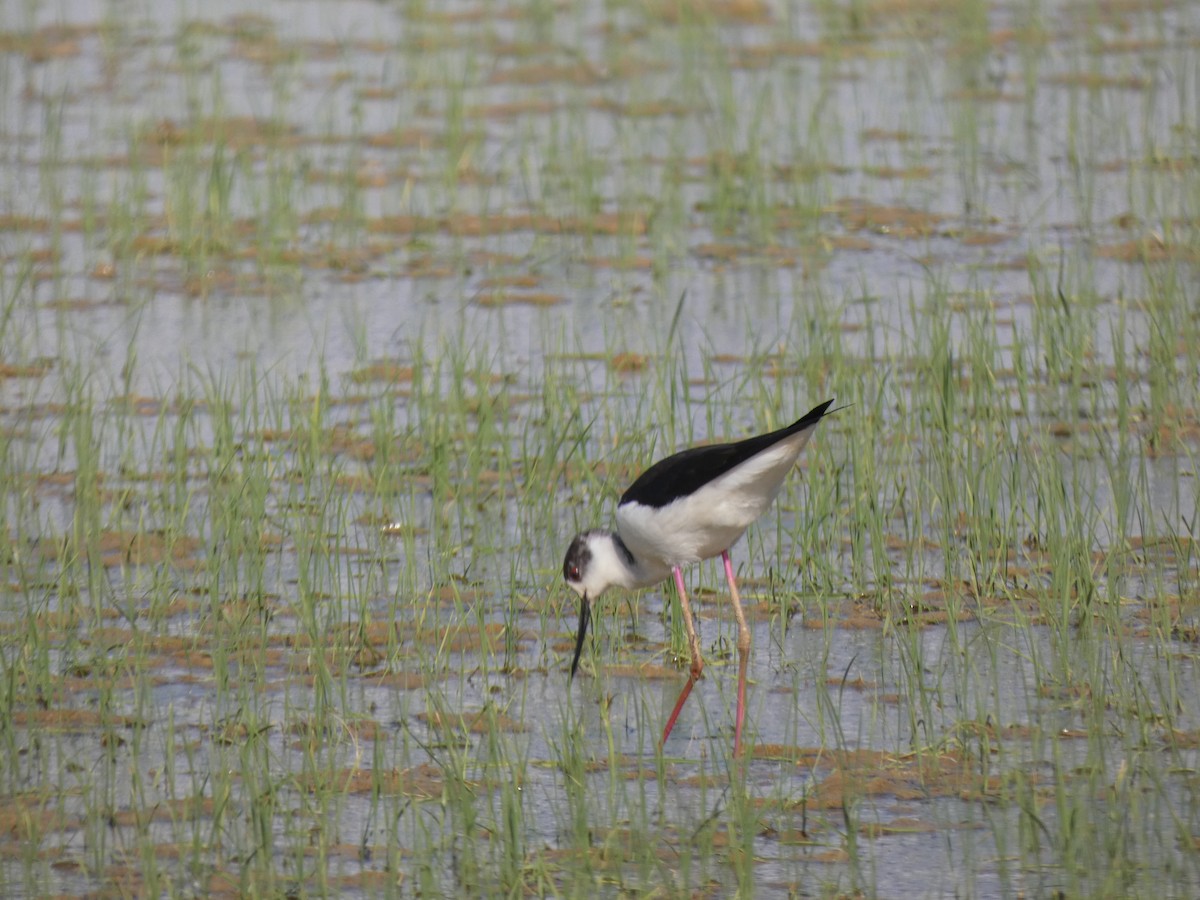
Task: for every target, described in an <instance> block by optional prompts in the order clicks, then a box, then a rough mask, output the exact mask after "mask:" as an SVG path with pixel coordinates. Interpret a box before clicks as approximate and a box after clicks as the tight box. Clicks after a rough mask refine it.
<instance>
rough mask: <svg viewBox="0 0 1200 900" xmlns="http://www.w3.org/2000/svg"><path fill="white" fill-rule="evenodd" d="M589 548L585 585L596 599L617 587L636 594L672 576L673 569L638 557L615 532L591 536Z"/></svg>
mask: <svg viewBox="0 0 1200 900" xmlns="http://www.w3.org/2000/svg"><path fill="white" fill-rule="evenodd" d="M587 545H588V549H589V550H591V553H592V558H591V561H590V563H589V565H588V567H587V572H586V573H585V577H584V581H585V583H586V586H587V589H588V591H587V593H588V596H589V597H591V598H593V599H595V598H596V597H599V596H600V594H601V593H603V592H604V591H605V590H606V589H607V588H609V587H612V586H613V585H616V586H617V587H623V588H625V589H626V590H630V591H633V590H637V589H638V588H644V587H650V586H651V585H653V584H658V583H659V582H660V581H662V580H664V579H665V578H666V577H667V576H668V575H670V574H671V570H670V569H669V568H666V567H664V566H662V565H660V564H655V563H653V562H652V561H649V560H644V559H639V558H637V557H635V556H634V555H633V554H632V553H631V552H630V551H629V548H628V547H626V546H625V542H624V541H622V540H621V537H620V535H617V534H614V533H613V532H611V531H592V532H589V533H588V535H587Z"/></svg>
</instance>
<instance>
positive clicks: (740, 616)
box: [721, 550, 750, 756]
mask: <svg viewBox="0 0 1200 900" xmlns="http://www.w3.org/2000/svg"><path fill="white" fill-rule="evenodd" d="M721 559H722V560H724V562H725V578H726V580H727V581H728V582H729V597H730V599H731V600H733V614H734V616H735V617H736V618H737V625H738V642H737V647H738V695H737V720H736V722H735V724H734V727H733V755H734V756H737V755H738V754H739V753H740V752H741V749H742V722H743V721H744V720H745V718H746V664H747V663H748V662H749V661H750V629H749V627H748V626H747V625H746V614H745V613H744V612H742V598H741V597H739V596H738V589H737V583H736V582H735V581H734V580H733V563H731V562H730V561H729V551H728V550H726V551H724V552H723V553H722V554H721Z"/></svg>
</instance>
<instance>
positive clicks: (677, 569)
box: [563, 400, 833, 756]
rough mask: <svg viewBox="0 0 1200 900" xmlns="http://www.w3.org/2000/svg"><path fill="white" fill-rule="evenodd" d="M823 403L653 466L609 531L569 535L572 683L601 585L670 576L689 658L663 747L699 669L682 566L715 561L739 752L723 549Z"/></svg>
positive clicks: (796, 449)
mask: <svg viewBox="0 0 1200 900" xmlns="http://www.w3.org/2000/svg"><path fill="white" fill-rule="evenodd" d="M832 403H833V401H832V400H827V401H825V402H824V403H822V404H821V405H820V406H817V407H815V408H814V409H813V410H812V411H811V412H809V413H808V414H807V415H805V416H804V417H803V418H801V419H798V420H797V421H795V422H793V423H792V424H791V425H788V426H787V427H786V428H780V429H779V430H778V431H772V432H770V433H769V434H760V435H758V436H757V437H752V438H746V439H745V440H743V441H736V442H734V443H730V444H711V445H708V446H704V447H692V448H691V449H689V450H683V451H680V452H679V453H676V454H674V455H672V456H668V457H667V458H666V459H663V460H659V461H658V462H657V463H655V464H654V465H653V466H651V467H650V468H649V469H647V470H646V471H645V472H643V473H642V474H641V475H640V476H638V478H637V480H636V481H634V483H633V484H632V485H630V486H629V489H628V490H627V491H625V493H624V494H623V495H622V496H621V500H620V502H619V503H618V504H617V530H616V531H615V532H611V531H602V530H592V531H584V532H581V533H580V534H577V535H576V536H575V539H574V540H573V541H571V546H570V547H568V548H567V556H566V559H565V560H563V577H564V578H566V580H567V584H568V585H570V587H571V588H572V590H574V591H575V593H577V594H578V595H579V596H580V598H581V599H580V606H579V633H578V634H577V636H576V638H575V658H574V659H573V660H572V661H571V677H572V678H574V676H575V670H576V669H577V668H579V654H580V651H581V650H582V649H583V639H584V636H585V635H586V634H587V627H588V621H589V619H590V618H591V604H592V603H593V602H594V601H595V600H596V599H597V598H599V596H600V595H601V594H603V593H604V592H605V591H606V590H607V589H608V588H610V587H612V586H614V585H616V586H618V587H623V588H625V589H627V590H636V589H637V588H644V587H650V586H651V585H654V584H658V583H659V582H660V581H664V580H666V578H667V577H668V576H671V575H673V576H674V577H675V587H676V589H677V590H678V591H679V608H680V609H681V610H682V611H683V626H684V629H685V630H686V631H687V638H688V645H689V648H690V650H691V654H692V666H691V673H690V674H689V675H688V680H687V684H686V685H684V687H683V690H682V691H681V692H680V694H679V699H678V700H677V701H675V709H674V710H672V711H671V717H670V718H669V719H667V726H666V728H664V729H663V736H662V739H663V743H664V744H665V743H666V741H667V737H668V736H669V735H670V734H671V728H672V727H674V725H675V720H676V719H677V718H678V717H679V711H680V710H681V709H682V708H683V703H684V701H685V700H687V698H688V695H689V694H690V693H691V692H692V686H693V685H694V684H695V683H696V679H697V678H699V677H700V673H701V672H702V671H703V669H704V659H703V657H702V656H701V655H700V642H699V640H698V639H697V638H696V627H695V624H694V623H693V621H692V609H691V606H690V605H689V604H688V598H687V592H686V591H685V590H684V586H683V572H682V571H681V568H682V567H683V566H685V565H687V564H688V563H694V562H699V561H700V560H702V559H710V558H711V557H714V556H718V555H719V556H720V557H721V559H722V561H723V562H724V563H725V578H726V580H727V581H728V582H729V596H730V599H731V600H732V601H733V614H734V616H735V617H736V618H737V625H738V694H737V721H736V725H735V727H734V733H733V752H734V755H735V756H736V755H737V754H738V753H739V752H740V751H741V745H742V721H743V719H744V718H745V714H746V663H747V661H748V660H749V657H750V629H749V627H747V625H746V616H745V614H744V613H743V612H742V601H741V598H740V597H739V596H738V589H737V583H736V582H735V581H734V579H733V564H732V563H731V562H730V561H729V548H730V546H731V545H732V544H733V543H734V542H735V541H737V539H738V538H740V537H741V536H742V534H743V533H745V531H746V529H747V528H749V527H750V525H751V524H752V523H753V522H754V521H755V520H756V519H757V518H758V517H759V516H761V515H762V514H763V513H764V512H766V511H767V507H769V506H770V505H771V502H772V501H773V500H774V499H775V497H776V495H778V493H779V490H780V488H781V487H782V486H783V480H784V478H785V477H786V476H787V474H788V472H790V471H791V469H792V466H794V465H795V464H796V459H797V458H798V457H799V456H800V451H801V450H803V449H804V445H805V444H807V443H808V439H809V437H810V436H811V435H812V432H813V429H814V428H816V427H817V423H818V422H820V421H821V418H822V417H823V416H824V415H825V414H826V411H827V410H828V409H829V406H830V404H832Z"/></svg>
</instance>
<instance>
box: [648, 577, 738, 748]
mask: <svg viewBox="0 0 1200 900" xmlns="http://www.w3.org/2000/svg"><path fill="white" fill-rule="evenodd" d="M671 573H672V574H673V575H674V576H675V588H676V590H678V591H679V608H680V609H681V610H682V611H683V627H684V630H685V631H687V637H688V646H689V647H690V649H691V653H692V671H691V674H689V675H688V680H687V684H685V685H684V686H683V690H682V691H680V692H679V699H678V700H676V701H675V708H674V709H673V710H671V718H669V719H667V727H666V728H664V729H663V736H662V742H663V743H664V744H665V743H666V742H667V737H668V736H669V735H670V734H671V729H672V728H674V727H675V720H676V719H678V718H679V711H680V710H681V709H683V702H684V701H685V700H687V698H688V694H690V693H691V692H692V686H693V685H694V684H695V683H696V679H697V678H699V677H700V673H701V672H703V671H704V658H703V657H702V656H701V655H700V640H699V639H698V638H697V637H696V625H695V623H694V622H693V621H692V608H691V606H690V605H688V598H687V591H686V590H684V587H683V573H682V572H681V571H679V566H675V567H673V568H672V569H671ZM747 634H749V632H747Z"/></svg>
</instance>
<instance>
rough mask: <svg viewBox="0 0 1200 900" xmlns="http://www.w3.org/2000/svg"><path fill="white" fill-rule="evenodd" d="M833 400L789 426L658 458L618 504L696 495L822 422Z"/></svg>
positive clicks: (657, 502) (660, 504)
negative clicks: (718, 479) (775, 446)
mask: <svg viewBox="0 0 1200 900" xmlns="http://www.w3.org/2000/svg"><path fill="white" fill-rule="evenodd" d="M832 403H833V401H832V400H826V401H825V402H824V403H822V404H821V405H820V406H816V407H813V409H812V410H810V411H809V412H808V413H807V414H805V415H804V416H803V417H802V418H799V419H797V420H796V421H795V422H793V423H792V424H791V425H788V426H787V427H785V428H780V429H779V430H778V431H772V432H769V433H767V434H760V435H756V436H754V437H751V438H746V439H745V440H743V441H735V442H733V443H731V444H710V445H708V446H706V447H692V448H690V449H688V450H681V451H680V452H679V453H675V454H672V455H671V456H668V457H667V458H666V459H660V460H659V461H658V462H656V463H655V464H654V465H652V466H651V467H650V468H648V469H647V470H646V471H645V472H643V473H642V474H641V475H639V476H638V478H637V480H636V481H635V482H634V483H633V484H631V485H630V486H629V488H628V490H626V491H625V493H624V494H622V495H621V504H622V505H623V504H625V503H638V504H640V505H642V506H649V507H653V508H655V509H657V508H660V507H663V506H666V505H668V504H669V503H671V502H673V501H675V500H677V499H679V498H680V497H685V496H687V495H688V494H692V493H695V492H696V491H697V490H699V489H700V488H702V487H704V485H706V484H708V483H709V482H710V481H712V480H713V479H715V478H719V477H720V476H721V475H724V474H725V473H726V472H728V471H729V470H730V469H732V468H734V467H735V466H737V465H739V464H740V463H743V462H745V461H746V460H748V459H750V458H751V457H752V456H755V455H756V454H758V453H761V452H762V451H763V450H766V449H767V448H768V447H771V446H772V445H774V444H777V443H778V442H779V441H782V440H783V439H784V438H786V437H790V436H791V435H793V434H795V433H796V432H798V431H804V430H805V429H806V428H810V427H812V426H813V425H816V424H817V423H818V422H820V421H821V417H822V416H824V415H825V411H826V410H827V409H829V406H830V404H832Z"/></svg>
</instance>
